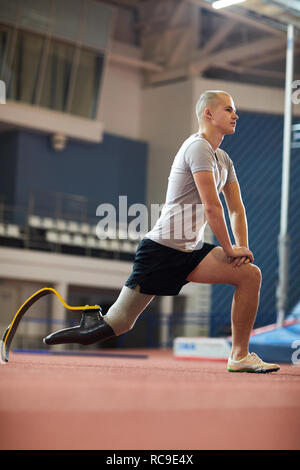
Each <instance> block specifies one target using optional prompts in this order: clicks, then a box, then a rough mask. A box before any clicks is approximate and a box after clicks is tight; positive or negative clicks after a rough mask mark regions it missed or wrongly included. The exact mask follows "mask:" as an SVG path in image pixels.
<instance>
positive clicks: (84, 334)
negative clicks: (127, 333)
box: [43, 310, 116, 346]
mask: <svg viewBox="0 0 300 470" xmlns="http://www.w3.org/2000/svg"><path fill="white" fill-rule="evenodd" d="M113 336H116V335H115V333H114V330H113V329H112V328H111V327H110V326H109V325H108V324H107V323H106V322H105V321H104V319H103V317H102V316H101V313H100V310H85V311H84V312H83V313H82V317H81V321H80V324H79V325H78V326H74V327H72V328H65V329H63V330H59V331H56V332H55V333H52V334H50V335H48V336H46V338H44V340H43V341H44V343H45V344H49V345H52V344H69V343H76V344H82V345H84V346H87V345H89V344H93V343H96V342H98V341H104V340H106V339H108V338H111V337H113Z"/></svg>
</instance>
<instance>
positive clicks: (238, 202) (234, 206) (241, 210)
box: [223, 181, 250, 266]
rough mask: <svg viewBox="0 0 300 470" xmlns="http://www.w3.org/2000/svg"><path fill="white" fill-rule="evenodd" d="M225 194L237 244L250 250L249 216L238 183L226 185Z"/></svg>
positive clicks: (238, 262) (236, 263)
mask: <svg viewBox="0 0 300 470" xmlns="http://www.w3.org/2000/svg"><path fill="white" fill-rule="evenodd" d="M223 194H224V197H225V201H226V205H227V208H228V213H229V218H230V225H231V228H232V232H233V236H234V239H235V243H236V244H237V245H241V246H246V247H247V248H249V243H248V224H247V216H246V211H245V206H244V204H243V201H242V196H241V191H240V186H239V184H238V182H237V181H234V182H233V183H228V184H226V185H225V186H224V188H223ZM249 261H250V259H249V258H243V259H241V260H239V261H238V260H236V261H235V262H234V264H235V265H238V266H240V265H241V264H243V263H244V262H245V263H248V262H249Z"/></svg>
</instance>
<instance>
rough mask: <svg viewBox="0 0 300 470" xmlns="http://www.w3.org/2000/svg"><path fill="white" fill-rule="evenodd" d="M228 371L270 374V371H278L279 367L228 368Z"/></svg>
mask: <svg viewBox="0 0 300 470" xmlns="http://www.w3.org/2000/svg"><path fill="white" fill-rule="evenodd" d="M227 370H228V372H249V373H251V374H268V373H270V372H277V371H279V369H267V370H255V369H238V370H234V369H227Z"/></svg>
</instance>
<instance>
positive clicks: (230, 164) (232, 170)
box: [225, 154, 237, 184]
mask: <svg viewBox="0 0 300 470" xmlns="http://www.w3.org/2000/svg"><path fill="white" fill-rule="evenodd" d="M226 155H227V154H226ZM227 159H228V164H227V168H228V174H227V180H226V183H225V184H227V183H233V182H234V181H237V176H236V172H235V168H234V164H233V161H232V160H231V158H229V156H228V155H227Z"/></svg>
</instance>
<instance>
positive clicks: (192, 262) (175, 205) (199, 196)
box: [44, 90, 280, 372]
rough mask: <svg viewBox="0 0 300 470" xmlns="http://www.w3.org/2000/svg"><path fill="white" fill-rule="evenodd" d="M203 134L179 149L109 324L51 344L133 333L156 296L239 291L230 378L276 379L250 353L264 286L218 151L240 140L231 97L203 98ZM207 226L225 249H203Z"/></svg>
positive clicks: (84, 324)
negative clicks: (257, 375)
mask: <svg viewBox="0 0 300 470" xmlns="http://www.w3.org/2000/svg"><path fill="white" fill-rule="evenodd" d="M196 114H197V117H198V122H199V131H198V132H197V133H196V134H193V135H191V136H190V137H188V138H187V139H186V140H185V141H184V142H183V144H182V146H181V147H180V149H179V151H178V153H177V155H176V156H175V159H174V161H173V165H172V168H171V172H170V176H169V182H168V189H167V195H166V202H165V205H164V207H163V209H162V213H161V216H160V217H159V219H158V220H157V222H156V224H155V226H154V227H153V229H152V230H150V232H148V233H147V234H146V235H145V237H144V238H143V240H142V241H141V242H140V244H139V246H138V249H137V252H136V255H135V260H134V264H133V270H132V273H131V275H130V277H129V278H128V280H127V281H126V283H125V285H124V287H123V288H122V290H121V293H120V295H119V297H118V299H117V301H116V302H115V303H114V304H113V305H112V306H111V308H110V309H109V310H108V312H107V314H106V315H105V316H102V315H101V313H100V311H99V312H95V311H94V312H93V311H87V312H84V313H83V314H82V318H81V323H80V325H78V326H75V327H73V328H66V329H63V330H60V331H57V332H55V333H52V334H50V335H49V336H47V337H46V338H45V339H44V342H45V343H46V344H49V345H50V344H51V345H52V344H63V343H78V344H84V345H87V344H92V343H94V342H98V341H103V340H105V339H108V338H111V337H113V336H119V335H121V334H123V333H125V332H127V331H129V330H130V329H132V328H133V326H134V324H135V321H136V319H137V318H138V316H139V315H140V314H141V313H142V312H143V310H144V309H145V308H146V307H147V305H148V304H149V303H150V302H151V300H152V299H153V298H154V296H155V295H177V294H178V293H179V292H180V290H181V288H182V287H183V286H184V285H185V284H187V283H188V282H197V283H205V284H231V285H233V286H235V292H234V295H233V301H232V309H231V328H232V350H231V355H230V357H229V358H228V364H227V369H228V371H230V372H273V371H277V370H279V368H280V367H279V366H278V365H277V364H268V363H266V362H263V361H262V360H261V359H260V358H259V357H258V356H257V355H256V354H254V353H252V354H250V353H249V351H248V346H249V338H250V333H251V330H252V328H253V324H254V321H255V317H256V313H257V309H258V303H259V294H260V286H261V272H260V269H259V268H258V267H257V266H256V265H255V264H253V261H254V257H253V254H252V252H251V251H250V250H249V246H248V227H247V218H246V213H245V207H244V204H243V202H242V197H241V192H240V187H239V183H238V180H237V177H236V174H235V170H234V165H233V162H232V160H231V159H230V158H229V156H228V155H227V153H226V152H225V151H224V150H221V149H220V148H219V147H220V145H221V143H222V140H223V138H224V136H225V135H228V134H233V133H234V132H235V128H236V124H237V120H238V116H237V114H236V109H235V105H234V102H233V99H232V97H231V96H230V95H229V94H228V93H226V92H224V91H219V90H211V91H206V92H205V93H203V94H202V95H201V96H200V98H199V100H198V102H197V106H196ZM222 191H223V194H224V197H225V201H226V205H227V208H228V212H229V216H230V224H231V228H232V232H233V235H234V239H235V245H232V244H231V240H230V237H229V234H228V230H227V226H226V221H225V218H224V211H223V206H222V203H221V201H220V198H219V194H220V193H221V192H222ZM207 222H208V224H209V225H210V227H211V229H212V231H213V233H214V235H215V236H216V238H217V240H218V242H219V244H220V246H216V245H213V244H209V243H205V242H203V236H204V229H205V225H206V223H207Z"/></svg>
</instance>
